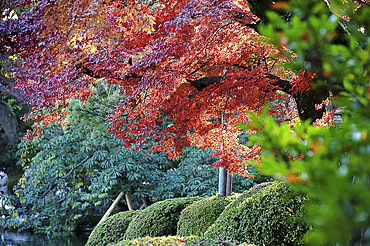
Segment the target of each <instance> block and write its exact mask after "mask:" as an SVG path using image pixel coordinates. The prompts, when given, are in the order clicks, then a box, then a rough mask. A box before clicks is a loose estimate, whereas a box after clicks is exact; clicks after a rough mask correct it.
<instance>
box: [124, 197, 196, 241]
mask: <svg viewBox="0 0 370 246" xmlns="http://www.w3.org/2000/svg"><path fill="white" fill-rule="evenodd" d="M200 199H201V198H200V197H181V198H173V199H167V200H164V201H160V202H156V203H154V204H152V205H150V206H149V207H147V208H146V209H144V210H141V211H140V212H139V213H138V214H137V215H136V216H135V217H134V218H133V220H132V221H131V222H130V224H129V226H128V228H127V230H126V233H125V239H135V238H140V237H146V236H150V237H160V236H169V235H176V231H177V222H178V221H179V218H180V214H181V211H182V210H183V209H184V208H186V207H187V206H189V205H190V204H192V203H194V202H196V201H199V200H200Z"/></svg>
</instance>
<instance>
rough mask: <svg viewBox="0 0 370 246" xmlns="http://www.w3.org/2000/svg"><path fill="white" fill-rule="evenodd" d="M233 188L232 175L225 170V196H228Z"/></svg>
mask: <svg viewBox="0 0 370 246" xmlns="http://www.w3.org/2000/svg"><path fill="white" fill-rule="evenodd" d="M232 189H233V176H232V175H230V174H229V171H227V179H226V196H230V195H231V192H232Z"/></svg>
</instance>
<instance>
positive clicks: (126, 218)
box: [85, 210, 138, 246]
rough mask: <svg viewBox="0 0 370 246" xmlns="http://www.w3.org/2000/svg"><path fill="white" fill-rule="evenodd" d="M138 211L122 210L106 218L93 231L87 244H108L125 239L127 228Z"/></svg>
mask: <svg viewBox="0 0 370 246" xmlns="http://www.w3.org/2000/svg"><path fill="white" fill-rule="evenodd" d="M137 211H138V210H135V211H125V212H120V213H116V214H114V215H111V216H110V217H108V218H107V219H105V220H104V221H103V222H101V223H100V224H99V225H97V226H96V227H95V228H94V230H93V231H92V232H91V234H90V237H89V240H88V241H87V243H86V245H85V246H96V245H107V244H108V243H112V242H119V241H120V240H122V239H124V235H125V232H126V229H127V227H128V225H129V224H130V222H131V220H132V218H133V217H134V216H135V215H136V214H137Z"/></svg>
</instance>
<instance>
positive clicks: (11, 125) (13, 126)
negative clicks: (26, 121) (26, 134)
mask: <svg viewBox="0 0 370 246" xmlns="http://www.w3.org/2000/svg"><path fill="white" fill-rule="evenodd" d="M0 125H1V126H2V127H3V129H4V131H5V135H6V137H7V138H8V141H9V143H15V142H16V141H17V140H18V131H19V127H18V122H17V117H16V116H15V114H14V113H13V112H12V111H11V110H10V108H9V105H8V104H7V103H6V102H4V101H0Z"/></svg>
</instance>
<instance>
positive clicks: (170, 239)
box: [112, 236, 255, 246]
mask: <svg viewBox="0 0 370 246" xmlns="http://www.w3.org/2000/svg"><path fill="white" fill-rule="evenodd" d="M123 245H137V246H146V245H183V246H187V245H188V246H190V245H192V246H193V245H204V246H205V245H207V246H216V245H223V246H236V245H238V246H255V245H253V244H246V243H242V244H240V243H238V242H235V241H222V240H216V239H211V238H205V237H199V236H190V237H179V236H167V237H143V238H138V239H133V240H123V241H121V242H119V243H116V244H113V245H112V246H123Z"/></svg>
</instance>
